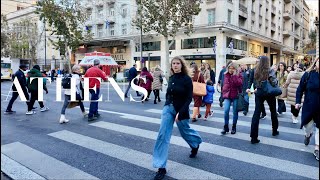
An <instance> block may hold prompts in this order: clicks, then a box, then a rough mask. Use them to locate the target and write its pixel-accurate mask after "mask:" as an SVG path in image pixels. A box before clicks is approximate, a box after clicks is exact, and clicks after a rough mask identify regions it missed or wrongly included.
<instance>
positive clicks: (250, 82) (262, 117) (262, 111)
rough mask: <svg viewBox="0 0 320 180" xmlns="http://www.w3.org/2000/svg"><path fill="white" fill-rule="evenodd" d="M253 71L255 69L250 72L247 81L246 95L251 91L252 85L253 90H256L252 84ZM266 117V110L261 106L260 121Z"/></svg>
mask: <svg viewBox="0 0 320 180" xmlns="http://www.w3.org/2000/svg"><path fill="white" fill-rule="evenodd" d="M254 71H255V68H253V69H251V70H250V75H249V81H248V86H247V91H246V92H247V93H251V91H250V89H251V86H252V85H253V89H256V87H255V84H254ZM266 116H267V113H266V109H265V107H264V105H263V106H261V116H260V119H265V118H266Z"/></svg>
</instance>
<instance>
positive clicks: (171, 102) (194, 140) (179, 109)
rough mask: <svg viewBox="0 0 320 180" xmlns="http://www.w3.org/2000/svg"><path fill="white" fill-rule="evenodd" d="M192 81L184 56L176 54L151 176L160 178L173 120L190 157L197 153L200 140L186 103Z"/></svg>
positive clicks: (191, 91)
mask: <svg viewBox="0 0 320 180" xmlns="http://www.w3.org/2000/svg"><path fill="white" fill-rule="evenodd" d="M192 94H193V86H192V80H191V78H190V76H189V72H188V69H187V66H186V63H185V61H184V59H183V58H182V57H180V56H176V57H174V58H173V59H172V61H171V76H170V78H169V82H168V89H167V93H166V103H165V105H164V107H163V110H162V115H161V125H160V129H159V134H158V138H157V141H156V144H155V147H154V151H153V167H155V168H159V169H158V172H157V174H156V176H155V177H154V179H163V178H164V176H165V174H166V169H165V168H166V164H167V159H168V150H169V144H170V138H171V133H172V129H173V123H174V122H176V123H177V126H178V128H179V131H180V134H181V136H182V138H183V139H184V140H185V141H186V142H187V143H188V144H189V146H190V147H191V149H192V150H191V154H190V156H189V157H190V158H194V157H195V156H196V155H197V152H198V149H199V145H200V143H201V142H202V139H201V137H200V135H199V134H198V132H197V131H195V130H193V129H191V128H190V126H189V119H190V115H189V105H190V103H191V101H192Z"/></svg>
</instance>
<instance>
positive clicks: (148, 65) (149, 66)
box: [148, 53, 152, 71]
mask: <svg viewBox="0 0 320 180" xmlns="http://www.w3.org/2000/svg"><path fill="white" fill-rule="evenodd" d="M150 54H152V53H148V70H149V71H150Z"/></svg>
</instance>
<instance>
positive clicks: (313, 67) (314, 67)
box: [306, 57, 319, 72]
mask: <svg viewBox="0 0 320 180" xmlns="http://www.w3.org/2000/svg"><path fill="white" fill-rule="evenodd" d="M318 61H319V57H317V58H316V60H315V61H314V62H313V63H312V66H310V67H309V68H308V69H307V70H306V72H310V71H312V70H316V71H317V72H319V68H318V69H316V68H317V67H316V63H317V62H318Z"/></svg>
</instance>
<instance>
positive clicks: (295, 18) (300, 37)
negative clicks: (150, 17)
mask: <svg viewBox="0 0 320 180" xmlns="http://www.w3.org/2000/svg"><path fill="white" fill-rule="evenodd" d="M103 2H104V1H101V2H100V1H99V2H98V3H97V4H94V5H93V4H92V3H90V2H88V3H87V4H86V6H87V12H88V13H89V14H91V16H90V18H89V20H88V21H87V27H84V29H90V30H91V31H92V32H94V33H95V37H94V40H93V41H92V42H90V43H88V44H87V48H86V49H85V50H84V51H82V54H81V53H78V54H77V56H76V62H79V61H81V56H83V53H84V52H91V51H94V50H97V51H104V52H111V53H112V54H113V56H114V57H122V59H120V60H118V61H123V62H121V63H122V65H123V66H122V69H124V68H129V67H131V65H132V63H134V62H135V63H137V64H138V68H140V67H141V66H142V64H141V61H140V54H141V53H140V48H139V31H137V30H136V29H135V28H134V27H132V26H131V23H130V22H131V21H132V17H134V16H135V15H136V5H135V1H133V0H123V1H113V0H106V1H105V2H107V3H103ZM221 7H223V8H221ZM308 16H309V8H308V6H307V5H306V4H305V2H304V0H263V1H262V0H223V1H222V0H205V1H203V3H202V4H201V12H200V14H199V15H198V16H196V17H194V18H193V23H194V28H195V32H194V33H193V34H191V35H190V36H186V35H184V34H183V33H178V34H177V36H176V38H175V43H174V44H173V46H172V47H171V49H170V58H172V57H173V56H176V55H181V56H184V57H185V58H186V59H187V61H189V62H191V61H194V62H196V63H198V64H200V63H201V62H207V63H209V64H210V65H211V67H213V68H214V69H216V71H218V72H219V71H220V69H221V67H222V66H223V65H225V64H226V61H227V60H233V59H239V58H242V57H245V56H254V57H257V56H260V55H267V56H269V57H270V63H271V64H275V63H278V62H280V61H284V62H286V63H287V64H288V65H291V64H293V63H294V62H295V60H297V59H298V56H300V55H302V47H303V45H304V44H303V43H304V39H305V38H306V37H307V34H308V33H307V32H309V25H308V24H309V21H308ZM231 39H232V40H233V49H232V48H230V46H229V45H230V42H231ZM214 40H216V44H217V46H216V51H215V52H214V51H213V42H214ZM142 50H143V53H142V56H143V59H144V60H149V61H147V62H146V66H147V67H154V66H156V65H161V66H162V67H163V65H164V63H163V60H164V59H165V52H164V43H163V37H162V36H161V35H156V34H152V33H150V35H149V36H144V37H143V44H142ZM124 63H125V64H124ZM120 70H121V69H120Z"/></svg>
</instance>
